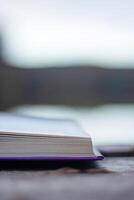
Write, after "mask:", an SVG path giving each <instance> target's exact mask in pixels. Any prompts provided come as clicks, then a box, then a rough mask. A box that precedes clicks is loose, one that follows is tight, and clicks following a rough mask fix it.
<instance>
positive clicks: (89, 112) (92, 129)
mask: <svg viewBox="0 0 134 200" xmlns="http://www.w3.org/2000/svg"><path fill="white" fill-rule="evenodd" d="M15 111H17V112H19V113H22V114H27V115H32V116H43V117H50V118H51V117H52V118H53V117H56V118H63V117H64V118H68V117H69V118H73V119H76V120H78V121H79V122H80V123H81V124H82V125H83V126H84V128H85V130H86V131H87V132H88V133H89V134H90V135H91V136H92V138H93V141H94V142H95V144H96V145H104V144H108V145H110V144H126V145H128V144H134V105H119V104H118V105H105V106H100V107H95V108H90V107H84V108H83V107H82V108H81V107H67V106H24V107H23V106H22V107H18V108H16V109H15Z"/></svg>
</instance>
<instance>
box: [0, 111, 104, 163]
mask: <svg viewBox="0 0 134 200" xmlns="http://www.w3.org/2000/svg"><path fill="white" fill-rule="evenodd" d="M0 159H39V160H41V159H44V160H62V159H64V160H65V159H78V160H79V159H80V160H81V159H88V160H96V159H103V156H101V155H100V154H99V153H98V152H97V151H96V150H94V148H93V145H92V140H91V137H90V136H89V134H87V133H86V132H85V131H84V130H83V129H82V128H81V127H80V125H79V124H78V123H77V122H75V121H72V120H68V119H46V118H35V117H25V116H19V115H15V114H11V113H10V114H9V113H0Z"/></svg>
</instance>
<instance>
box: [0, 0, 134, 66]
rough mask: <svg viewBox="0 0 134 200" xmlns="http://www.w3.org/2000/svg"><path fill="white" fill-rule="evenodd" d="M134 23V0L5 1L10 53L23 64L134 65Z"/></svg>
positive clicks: (2, 12)
mask: <svg viewBox="0 0 134 200" xmlns="http://www.w3.org/2000/svg"><path fill="white" fill-rule="evenodd" d="M133 24H134V1H133V0H116V1H114V0H101V1H100V0H92V1H91V0H67V1H65V0H38V1H37V0H23V1H22V0H4V1H3V0H0V26H1V30H3V33H4V36H3V38H4V41H5V52H6V56H7V57H8V62H11V63H14V64H17V65H20V66H23V65H27V66H30V65H31V66H39V65H44V66H45V65H46V66H52V65H57V66H62V65H70V64H71V65H72V64H89V65H90V64H91V65H92V64H93V65H100V66H101V65H102V66H109V67H110V66H112V67H133V66H134V26H133ZM7 47H8V48H7Z"/></svg>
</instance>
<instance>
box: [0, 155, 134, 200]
mask: <svg viewBox="0 0 134 200" xmlns="http://www.w3.org/2000/svg"><path fill="white" fill-rule="evenodd" d="M97 166H98V167H91V168H89V169H85V170H79V169H73V168H70V167H69V168H67V167H66V168H61V169H57V170H43V169H42V170H38V169H36V170H5V169H2V170H1V171H0V199H4V200H5V199H7V200H8V199H11V200H31V199H33V200H34V199H37V200H40V199H49V200H54V199H56V200H60V199H62V200H63V199H64V200H69V199H74V200H75V199H77V200H90V199H91V200H102V199H106V200H108V199H110V200H115V199H119V200H120V199H121V200H129V199H132V200H133V199H134V157H111V158H110V157H109V158H105V159H104V160H103V161H99V162H97Z"/></svg>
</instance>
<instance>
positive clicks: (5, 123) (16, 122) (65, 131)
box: [0, 113, 89, 138]
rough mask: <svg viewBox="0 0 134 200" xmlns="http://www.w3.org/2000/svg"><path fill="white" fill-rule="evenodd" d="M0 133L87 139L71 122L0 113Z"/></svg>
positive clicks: (84, 133) (86, 135) (75, 124)
mask: <svg viewBox="0 0 134 200" xmlns="http://www.w3.org/2000/svg"><path fill="white" fill-rule="evenodd" d="M0 132H1V133H15V134H21V133H22V134H30V135H31V134H32V135H36V134H37V135H51V136H76V137H88V138H89V135H88V134H86V132H84V131H83V129H81V127H80V126H79V125H78V124H77V123H75V122H74V121H72V120H63V119H61V120H60V119H46V118H33V117H25V116H19V115H14V114H8V113H0Z"/></svg>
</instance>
